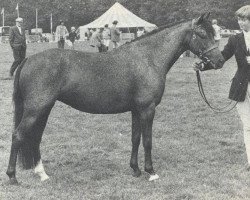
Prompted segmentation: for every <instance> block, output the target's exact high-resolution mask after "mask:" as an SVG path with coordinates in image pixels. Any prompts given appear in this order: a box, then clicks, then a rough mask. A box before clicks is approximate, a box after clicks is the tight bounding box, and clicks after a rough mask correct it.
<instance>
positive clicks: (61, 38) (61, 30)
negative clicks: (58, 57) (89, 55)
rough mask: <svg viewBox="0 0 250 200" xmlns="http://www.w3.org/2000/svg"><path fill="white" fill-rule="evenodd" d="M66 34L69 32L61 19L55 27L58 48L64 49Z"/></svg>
mask: <svg viewBox="0 0 250 200" xmlns="http://www.w3.org/2000/svg"><path fill="white" fill-rule="evenodd" d="M68 35H69V32H68V30H67V28H66V26H64V22H63V21H62V20H61V21H60V25H58V26H57V27H56V39H57V41H58V43H57V46H58V48H61V49H64V44H65V40H66V37H67V36H68Z"/></svg>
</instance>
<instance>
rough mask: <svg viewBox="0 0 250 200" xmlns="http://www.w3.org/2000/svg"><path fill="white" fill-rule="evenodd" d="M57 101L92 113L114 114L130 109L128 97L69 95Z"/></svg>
mask: <svg viewBox="0 0 250 200" xmlns="http://www.w3.org/2000/svg"><path fill="white" fill-rule="evenodd" d="M58 100H59V101H61V102H63V103H65V104H67V105H69V106H71V107H73V108H75V109H77V110H80V111H82V112H88V113H93V114H115V113H123V112H127V111H130V110H131V105H132V104H131V100H130V99H129V98H118V97H112V96H110V97H103V96H99V97H97V98H95V97H86V96H77V97H76V96H70V97H63V98H59V99H58Z"/></svg>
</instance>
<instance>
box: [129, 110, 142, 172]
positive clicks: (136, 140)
mask: <svg viewBox="0 0 250 200" xmlns="http://www.w3.org/2000/svg"><path fill="white" fill-rule="evenodd" d="M140 140H141V129H140V119H139V116H138V113H137V112H135V111H132V152H131V159H130V167H131V168H132V169H133V176H134V177H139V176H140V175H141V170H140V169H139V167H138V149H139V145H140Z"/></svg>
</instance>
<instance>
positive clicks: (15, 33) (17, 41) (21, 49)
mask: <svg viewBox="0 0 250 200" xmlns="http://www.w3.org/2000/svg"><path fill="white" fill-rule="evenodd" d="M9 42H10V46H11V48H12V51H13V56H14V62H13V64H12V66H11V68H10V74H9V75H10V77H12V76H13V74H14V72H15V70H16V68H17V67H18V65H19V64H21V62H22V61H23V60H24V58H25V56H26V37H25V30H24V28H23V19H22V18H21V17H18V18H17V19H16V25H15V26H13V27H11V28H10V35H9Z"/></svg>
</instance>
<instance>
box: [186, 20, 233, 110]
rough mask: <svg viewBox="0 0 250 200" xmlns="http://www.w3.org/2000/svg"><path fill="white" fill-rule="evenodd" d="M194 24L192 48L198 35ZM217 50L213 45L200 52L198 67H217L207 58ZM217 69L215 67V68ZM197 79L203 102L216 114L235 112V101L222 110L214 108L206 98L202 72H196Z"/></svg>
mask: <svg viewBox="0 0 250 200" xmlns="http://www.w3.org/2000/svg"><path fill="white" fill-rule="evenodd" d="M194 22H195V20H192V29H191V30H192V34H191V37H190V40H189V43H188V45H189V46H190V43H191V40H192V39H193V38H194V37H196V36H195V35H196V33H195V28H194ZM215 49H218V46H217V45H213V46H212V47H210V48H208V49H206V50H204V51H202V50H198V52H199V54H198V57H199V58H200V59H201V62H199V63H197V65H203V66H205V65H209V64H210V65H212V66H213V67H214V66H215V64H214V63H213V62H212V61H211V60H210V59H209V58H208V57H206V54H207V53H209V52H210V51H213V50H215ZM214 69H215V67H214ZM196 77H197V84H198V88H199V92H200V94H201V97H202V98H203V100H204V101H205V103H206V104H207V105H208V106H209V107H210V108H211V109H212V110H213V111H214V112H217V113H226V112H229V111H231V110H233V109H234V108H235V107H236V105H237V103H238V102H237V101H236V102H235V103H234V104H233V105H232V103H233V101H230V102H229V103H228V104H227V105H226V106H223V107H221V108H218V107H214V106H212V105H211V104H210V103H209V101H208V100H207V98H206V95H205V92H204V89H203V86H202V81H201V76H200V72H199V70H197V71H196Z"/></svg>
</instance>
